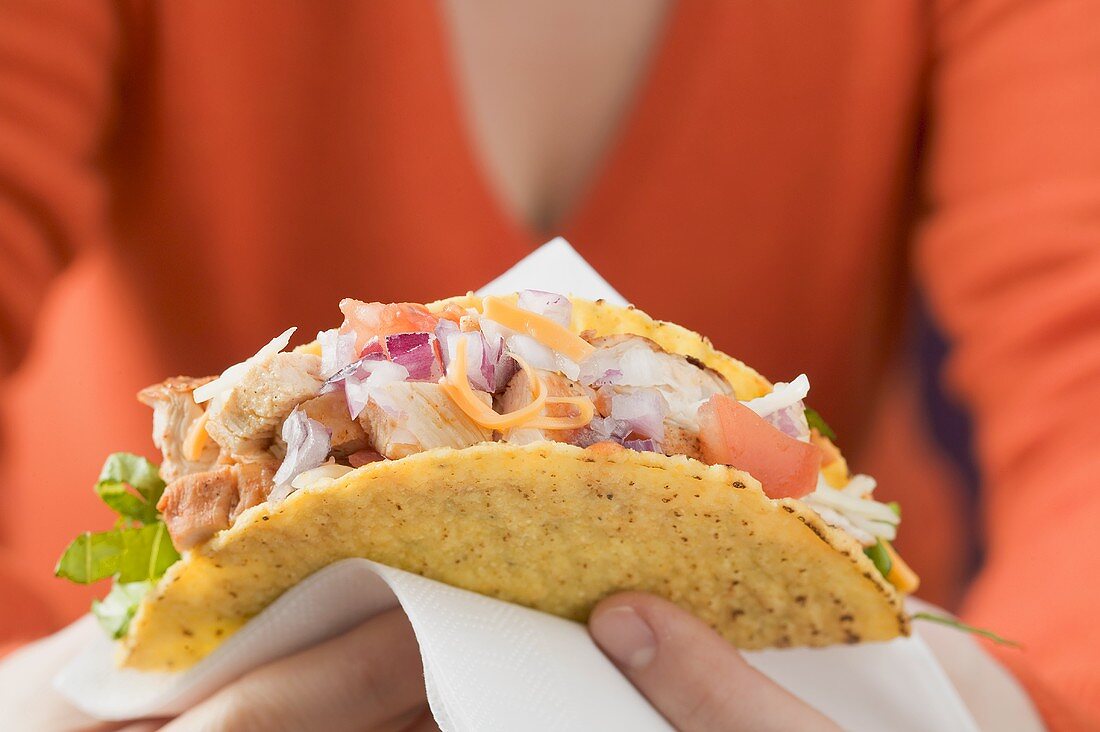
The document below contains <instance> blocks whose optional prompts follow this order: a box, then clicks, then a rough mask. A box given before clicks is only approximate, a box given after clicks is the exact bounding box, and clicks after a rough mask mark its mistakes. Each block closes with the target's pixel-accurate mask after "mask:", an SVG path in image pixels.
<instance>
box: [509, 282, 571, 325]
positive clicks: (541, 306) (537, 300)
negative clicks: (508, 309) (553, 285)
mask: <svg viewBox="0 0 1100 732" xmlns="http://www.w3.org/2000/svg"><path fill="white" fill-rule="evenodd" d="M516 305H518V306H519V307H521V308H523V309H524V310H528V311H530V312H532V313H535V314H537V315H541V316H542V317H544V318H547V319H549V320H552V321H554V322H555V323H557V324H558V325H560V326H563V327H565V328H568V327H569V326H570V324H571V323H572V321H573V303H571V302H569V298H567V297H565V296H564V295H559V294H558V293H556V292H544V291H542V290H524V291H523V292H521V293H519V300H518V301H517V302H516Z"/></svg>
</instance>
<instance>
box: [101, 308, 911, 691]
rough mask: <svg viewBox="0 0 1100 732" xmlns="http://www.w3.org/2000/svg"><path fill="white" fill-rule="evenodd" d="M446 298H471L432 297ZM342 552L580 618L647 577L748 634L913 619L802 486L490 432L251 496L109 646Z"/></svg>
mask: <svg viewBox="0 0 1100 732" xmlns="http://www.w3.org/2000/svg"><path fill="white" fill-rule="evenodd" d="M447 302H456V303H459V304H462V305H479V304H480V301H479V300H478V299H477V298H473V297H472V296H467V297H465V298H455V299H453V300H451V301H441V302H440V303H435V304H433V305H432V306H430V307H432V308H433V309H436V310H438V309H439V308H441V307H443V306H444V305H445V304H446V303H447ZM573 305H574V324H573V325H574V330H575V331H577V332H580V331H583V330H589V329H591V330H595V331H596V332H597V334H599V335H611V334H615V333H634V334H637V335H643V336H646V337H648V338H651V339H652V340H654V341H656V342H657V343H658V344H660V345H661V346H662V347H664V348H665V349H666V350H669V351H672V352H676V353H681V354H683V355H690V356H692V357H694V358H697V359H698V360H700V361H701V362H703V363H704V364H706V365H707V366H710V367H711V368H714V369H715V370H717V371H719V372H720V373H722V374H723V375H724V376H726V378H727V379H729V381H730V382H731V383H732V384H733V385H734V388H735V391H736V394H737V396H738V397H739V398H741V399H749V398H752V397H755V396H760V395H761V394H764V393H767V391H768V390H769V389H770V385H769V384H768V382H767V381H766V380H765V379H764V378H763V377H761V376H760V375H759V374H757V373H756V372H755V371H753V370H752V369H750V368H749V367H747V366H745V365H744V364H742V363H741V362H740V361H737V360H736V359H733V358H730V357H729V356H727V355H725V354H723V353H721V352H719V351H717V350H715V349H714V348H713V346H712V345H711V344H710V342H709V341H707V340H706V339H705V338H703V337H702V336H700V335H698V334H695V333H692V332H691V331H689V330H686V329H684V328H681V327H679V326H676V325H673V324H671V323H662V322H660V321H656V320H653V319H652V318H650V317H649V316H648V315H646V314H645V313H643V312H641V311H640V310H636V309H633V308H620V307H617V306H613V305H609V304H607V303H604V302H589V301H584V300H579V299H574V300H573ZM349 557H364V558H367V559H372V560H375V561H378V562H381V563H383V564H388V565H390V566H394V567H398V568H400V569H404V570H407V571H410V572H415V573H417V574H421V575H423V576H425V577H429V578H432V579H436V580H439V581H441V582H446V583H448V584H451V585H455V586H457V587H462V588H465V589H468V590H472V591H475V592H480V593H482V594H485V595H489V596H492V597H496V598H499V599H502V600H507V601H510V602H516V603H519V604H522V605H526V606H528V607H533V608H536V609H539V610H543V611H546V612H550V613H554V614H556V615H560V616H563V617H566V618H572V619H575V620H584V619H585V618H586V617H587V616H588V613H589V612H590V611H591V609H592V607H593V606H594V605H595V603H596V602H598V601H599V600H600V599H601V598H602V597H605V596H607V595H609V594H612V593H614V592H617V591H620V590H644V591H649V592H654V593H656V594H658V595H661V596H663V597H666V598H668V599H670V600H672V601H673V602H676V603H678V604H680V605H682V606H683V607H685V608H687V609H688V610H690V611H691V612H693V613H695V614H696V615H697V616H699V617H700V618H702V619H703V620H705V621H706V622H708V623H709V624H711V625H712V626H713V627H714V628H716V629H717V630H718V631H719V632H720V633H721V634H722V635H723V636H724V637H725V638H726V639H728V640H729V641H730V642H731V643H733V644H734V645H736V646H738V647H740V648H745V649H758V648H766V647H774V646H777V647H783V646H824V645H829V644H833V643H855V642H859V641H875V640H887V639H890V638H893V637H896V636H898V635H905V634H908V632H909V621H908V618H907V616H906V614H905V612H904V611H903V608H902V606H901V601H900V599H899V596H898V594H897V593H896V592H895V590H894V589H893V587H891V586H890V585H889V584H888V583H887V582H886V581H885V580H884V579H883V577H882V576H881V575H880V573H879V572H878V570H876V569H875V567H874V565H873V564H872V563H871V561H870V560H869V559H868V558H867V557H866V556H865V555H864V554H863V551H862V547H860V545H859V544H858V543H857V542H856V541H855V540H853V539H852V538H851V537H849V536H848V535H847V534H845V533H843V532H842V531H839V530H836V529H833V528H832V527H830V526H828V525H826V524H825V523H824V522H823V521H821V519H820V518H819V517H818V516H817V514H816V513H814V512H813V511H812V510H810V509H809V508H807V507H806V506H804V505H803V504H801V503H800V502H799V501H797V500H792V499H782V500H772V499H769V498H768V497H767V496H766V495H765V494H764V493H763V491H762V490H761V488H760V485H759V483H758V482H757V481H756V480H755V479H753V478H752V477H751V476H749V475H748V474H747V473H743V472H740V471H737V470H734V469H732V468H729V467H726V466H721V465H716V466H707V465H704V464H702V463H700V462H698V461H695V460H691V459H689V458H686V457H682V456H677V457H666V456H664V455H659V454H656V453H642V452H634V451H630V450H624V449H620V448H614V449H613V448H609V447H608V446H596V447H593V448H588V449H581V448H578V447H574V446H572V445H566V444H560V443H536V444H532V445H526V446H515V445H508V444H503V443H484V444H481V445H477V446H474V447H470V448H466V449H462V450H451V449H441V450H432V451H428V452H424V453H420V454H418V455H413V456H411V457H408V458H404V459H402V460H394V461H383V462H376V463H371V464H369V465H365V466H363V467H361V468H359V469H358V470H355V471H353V472H351V473H349V474H348V475H346V476H344V477H343V478H341V479H340V480H338V481H336V482H335V483H334V484H331V485H328V486H326V487H323V488H322V487H318V488H306V489H303V490H300V491H297V492H296V493H294V494H292V495H291V496H290V497H289V498H287V499H286V500H285V501H283V502H282V503H279V504H276V505H268V504H264V505H260V506H257V507H255V508H253V509H250V510H248V511H246V512H245V513H244V514H242V515H241V516H240V517H239V518H238V519H237V521H236V523H235V524H234V525H233V526H232V527H231V528H230V529H227V530H225V531H222V532H220V533H219V534H218V535H216V536H215V537H214V538H213V539H212V540H211V541H209V542H208V543H206V544H204V545H201V546H199V547H197V548H195V549H194V550H192V551H191V552H189V553H188V554H187V555H186V556H185V557H184V559H183V560H181V561H180V562H178V563H177V564H175V565H174V566H173V567H171V568H170V569H169V570H168V573H167V574H166V575H165V576H164V578H163V579H162V580H161V581H160V582H159V584H158V585H157V587H156V589H155V590H154V591H153V592H151V593H150V595H149V596H147V597H146V598H145V600H144V601H143V603H142V605H141V607H140V608H139V610H138V613H137V615H136V616H135V617H134V620H133V622H132V623H131V626H130V631H129V634H128V635H127V637H126V638H125V639H124V641H123V643H122V644H121V654H120V662H121V664H122V665H124V666H128V667H133V668H138V669H143V670H182V669H185V668H187V667H189V666H191V665H193V664H194V663H196V662H197V661H199V660H201V659H202V658H204V657H205V656H206V655H208V654H209V653H210V652H211V651H213V650H214V649H215V648H216V647H217V646H218V645H219V644H220V643H221V642H223V641H224V640H225V639H226V638H227V637H228V636H229V635H231V634H232V633H233V632H235V631H236V630H238V629H239V628H240V627H241V626H243V625H244V624H245V623H246V622H248V620H249V619H250V618H252V617H254V616H255V615H257V614H258V613H259V612H260V611H262V610H263V609H264V608H265V607H267V606H268V605H269V604H271V602H273V601H274V600H275V599H276V598H278V597H279V595H281V594H282V593H283V592H285V591H286V590H287V589H289V588H290V587H292V586H293V585H295V584H296V583H298V582H299V581H301V580H302V579H304V578H306V577H307V576H309V575H310V574H312V573H313V572H315V571H317V570H319V569H321V568H323V567H325V566H327V565H329V564H331V563H333V562H336V561H339V560H341V559H345V558H349Z"/></svg>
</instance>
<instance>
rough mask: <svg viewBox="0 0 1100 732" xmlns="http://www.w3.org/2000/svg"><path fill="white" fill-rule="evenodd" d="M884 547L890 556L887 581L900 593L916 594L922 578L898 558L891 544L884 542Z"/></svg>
mask: <svg viewBox="0 0 1100 732" xmlns="http://www.w3.org/2000/svg"><path fill="white" fill-rule="evenodd" d="M882 546H884V547H885V548H886V553H887V554H889V555H890V571H889V572H888V573H887V574H886V581H887V582H889V583H890V584H892V585H893V586H894V587H896V588H897V590H898V592H901V593H902V594H905V595H910V594H912V593H914V592H916V591H917V588H918V587H920V577H918V576H917V573H916V572H914V571H913V570H912V569H910V567H909V565H908V564H906V563H905V560H904V559H902V558H901V557H899V556H898V553H897V552H896V551H894V547H892V546H891V545H890V542H888V541H884V542H882Z"/></svg>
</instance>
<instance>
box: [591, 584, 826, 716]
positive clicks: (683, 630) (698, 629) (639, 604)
mask: <svg viewBox="0 0 1100 732" xmlns="http://www.w3.org/2000/svg"><path fill="white" fill-rule="evenodd" d="M588 626H589V632H590V633H591V634H592V637H593V639H595V641H596V643H597V644H598V645H599V646H600V648H602V649H603V651H604V652H605V653H606V654H607V655H608V657H610V658H611V660H612V661H613V662H614V663H615V665H617V666H618V667H619V669H620V670H622V672H623V673H624V674H626V676H627V678H629V679H630V680H631V682H632V683H633V684H634V686H636V687H637V688H638V690H639V691H641V692H642V694H644V695H645V696H646V698H647V699H649V701H650V702H651V703H652V704H653V706H654V707H656V708H657V710H658V711H659V712H661V714H663V715H664V716H665V717H666V718H667V719H668V720H669V721H670V722H671V723H672V724H673V725H675V726H676V728H677V729H680V730H683V731H684V732H694V731H695V730H708V731H711V732H741V731H742V730H746V731H747V730H753V731H754V732H755V731H756V730H765V731H767V730H791V729H798V730H836V729H838V728H837V727H836V725H834V724H833V723H832V722H830V721H829V720H828V719H827V718H825V717H824V716H822V715H821V714H820V713H819V712H817V711H816V710H815V709H813V708H812V707H810V706H809V705H807V704H806V703H805V702H803V701H801V700H800V699H798V698H797V697H795V696H793V695H792V694H790V693H789V692H788V691H786V690H785V689H783V688H782V687H780V686H779V685H778V684H776V683H775V682H773V681H772V680H771V679H769V678H768V677H766V676H764V675H763V674H762V673H760V672H759V671H757V670H756V669H754V668H753V667H752V666H750V665H749V664H748V662H746V661H745V659H744V658H742V657H741V654H740V653H738V652H737V650H736V649H734V648H733V647H732V646H731V645H729V644H728V643H726V642H725V641H724V640H723V639H722V637H721V636H719V635H718V634H717V633H716V632H714V631H713V630H712V629H711V628H709V627H708V626H707V625H706V624H704V623H703V622H702V621H701V620H698V619H697V618H695V617H693V616H692V615H690V614H689V613H687V612H685V611H683V610H681V609H680V608H678V607H677V606H676V605H673V604H672V603H670V602H668V601H666V600H662V599H660V598H658V597H654V596H652V595H646V594H643V593H638V592H627V593H623V594H620V595H615V596H614V597H610V598H608V599H606V600H604V601H603V602H601V603H600V604H599V605H597V606H596V609H595V610H594V611H593V613H592V617H591V619H590V620H589V621H588Z"/></svg>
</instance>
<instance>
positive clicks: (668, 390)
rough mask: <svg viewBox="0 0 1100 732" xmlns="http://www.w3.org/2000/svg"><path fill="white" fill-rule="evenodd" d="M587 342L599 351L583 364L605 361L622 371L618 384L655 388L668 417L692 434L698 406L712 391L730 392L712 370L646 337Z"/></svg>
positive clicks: (613, 338)
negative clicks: (665, 403) (667, 408)
mask: <svg viewBox="0 0 1100 732" xmlns="http://www.w3.org/2000/svg"><path fill="white" fill-rule="evenodd" d="M589 342H590V343H591V344H592V345H593V346H595V347H596V348H597V349H598V350H597V352H596V353H595V354H593V355H592V356H589V358H588V359H586V364H587V363H590V362H591V363H600V364H608V365H609V366H610V367H611V368H615V369H617V370H619V371H621V374H620V375H618V376H615V377H613V379H614V383H615V384H616V385H618V386H628V387H629V386H643V387H645V386H648V387H655V388H657V389H658V390H660V392H661V394H662V396H664V398H665V401H666V402H668V406H669V420H671V421H672V422H673V423H674V424H677V425H680V426H681V427H685V428H687V429H688V430H690V431H692V432H694V433H698V431H699V420H698V416H697V414H698V411H699V406H700V405H701V404H702V403H703V402H705V401H706V400H707V399H710V397H712V396H714V395H715V394H727V395H732V394H733V387H732V386H730V383H729V382H728V381H726V379H725V378H724V377H723V376H722V375H721V374H719V373H718V372H717V371H715V370H714V369H711V368H708V367H707V366H705V365H703V364H702V363H701V362H699V361H698V360H696V359H693V358H690V357H688V356H681V355H679V354H675V353H669V352H668V351H666V350H664V349H663V348H661V347H660V346H659V345H657V344H656V343H654V342H653V341H651V340H650V339H648V338H644V337H642V336H637V335H629V334H624V335H612V336H603V337H595V338H589ZM583 368H584V366H583V365H582V369H583Z"/></svg>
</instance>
